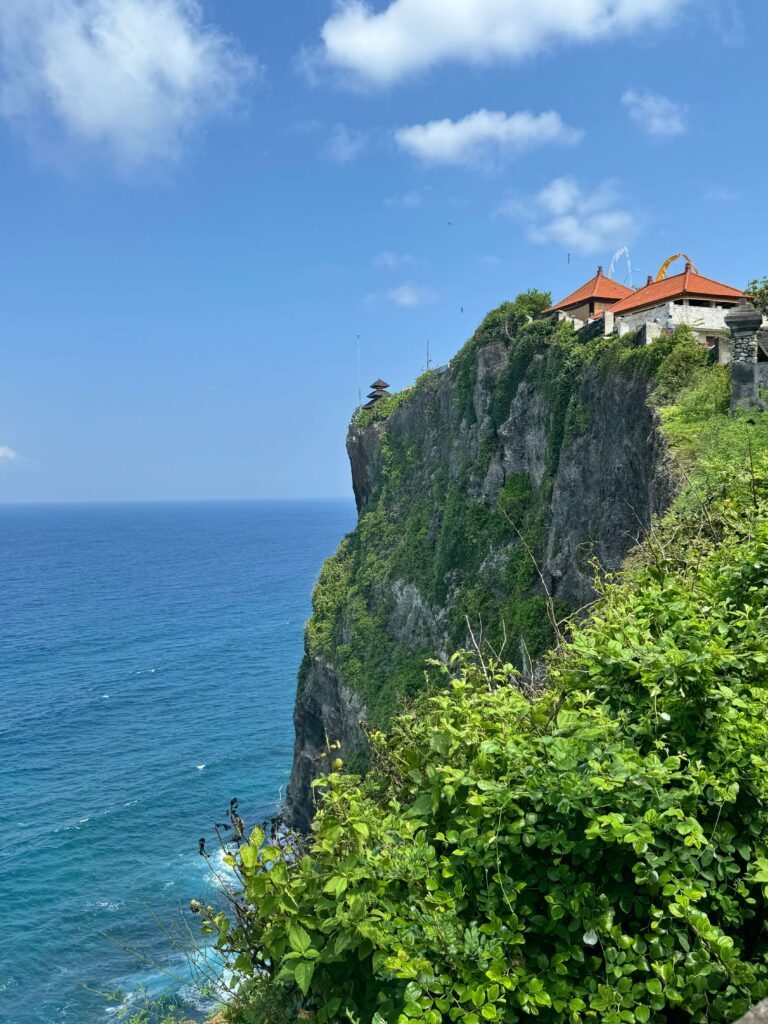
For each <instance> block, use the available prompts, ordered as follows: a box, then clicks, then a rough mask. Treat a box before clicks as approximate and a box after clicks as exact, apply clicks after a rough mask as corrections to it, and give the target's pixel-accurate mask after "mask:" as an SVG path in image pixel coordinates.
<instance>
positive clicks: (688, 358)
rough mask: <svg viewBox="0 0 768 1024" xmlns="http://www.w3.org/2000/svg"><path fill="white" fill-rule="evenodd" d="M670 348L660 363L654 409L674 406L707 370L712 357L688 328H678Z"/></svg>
mask: <svg viewBox="0 0 768 1024" xmlns="http://www.w3.org/2000/svg"><path fill="white" fill-rule="evenodd" d="M671 339H672V341H673V344H672V347H671V349H670V351H669V353H668V355H667V356H666V358H665V359H664V360H663V362H662V363H661V365H660V367H659V370H658V374H657V377H656V389H655V391H654V393H653V396H652V401H653V402H654V403H655V404H656V405H666V404H669V403H671V402H673V401H674V400H675V399H676V398H677V396H678V394H679V393H680V392H681V391H682V390H683V389H684V388H687V387H690V386H691V385H692V384H693V383H694V380H695V378H696V376H697V374H698V372H699V371H700V370H702V369H703V368H704V367H707V366H709V364H710V361H711V356H710V354H709V351H708V350H707V349H706V348H705V347H704V346H703V345H702V344H701V342H700V341H699V340H698V338H697V337H696V335H695V334H694V332H693V331H692V330H691V328H690V327H687V326H685V325H683V326H680V327H677V328H676V329H675V331H674V334H673V335H672V336H671Z"/></svg>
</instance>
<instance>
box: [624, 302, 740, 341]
mask: <svg viewBox="0 0 768 1024" xmlns="http://www.w3.org/2000/svg"><path fill="white" fill-rule="evenodd" d="M727 312H728V310H727V309H723V307H722V306H716V307H707V306H676V305H675V303H674V302H667V303H665V304H664V305H663V306H654V307H653V308H652V309H644V310H641V311H639V312H637V313H627V314H625V315H620V316H617V317H616V322H617V324H618V329H619V334H628V333H629V332H630V331H635V330H637V328H638V327H643V326H644V325H645V324H649V323H650V324H657V325H658V326H659V327H660V328H661V329H662V330H663V329H665V328H674V327H677V326H679V325H680V324H688V326H689V327H692V328H693V329H694V330H695V331H700V332H701V333H703V334H723V335H725V334H727V333H728V328H727V327H726V325H725V315H726V313H727Z"/></svg>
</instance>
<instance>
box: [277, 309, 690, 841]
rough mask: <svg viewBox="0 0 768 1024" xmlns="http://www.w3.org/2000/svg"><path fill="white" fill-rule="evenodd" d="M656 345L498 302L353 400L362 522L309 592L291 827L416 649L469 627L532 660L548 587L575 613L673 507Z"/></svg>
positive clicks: (394, 694)
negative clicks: (451, 351) (583, 330)
mask: <svg viewBox="0 0 768 1024" xmlns="http://www.w3.org/2000/svg"><path fill="white" fill-rule="evenodd" d="M652 348H653V351H651V348H646V347H645V346H639V345H637V343H636V341H635V339H634V338H631V337H630V338H624V339H607V340H603V339H600V340H599V341H594V342H584V341H582V340H580V337H579V336H577V335H575V334H574V332H573V330H572V328H571V327H570V326H569V325H567V324H558V323H556V322H553V321H540V320H539V321H534V322H530V318H529V317H526V316H525V314H524V311H523V310H522V309H521V307H520V304H519V303H506V304H505V305H504V306H502V307H500V308H499V309H498V310H495V311H494V312H493V313H491V314H490V315H489V316H488V317H487V318H486V319H485V321H484V322H483V324H482V325H481V326H480V328H479V329H478V331H477V332H476V334H475V335H474V337H473V338H472V339H471V340H470V341H469V342H468V343H467V345H465V347H464V348H463V349H462V350H461V352H460V353H459V354H458V355H457V356H456V357H455V359H454V360H453V361H452V362H451V364H450V366H449V367H447V368H446V369H444V370H442V371H431V372H428V373H427V374H425V375H424V376H423V377H422V378H420V379H419V381H418V382H417V384H416V385H415V386H414V387H413V388H411V389H408V390H407V391H405V392H402V393H401V394H399V395H396V396H392V397H388V398H386V399H383V400H382V401H381V402H380V403H379V405H378V406H377V407H376V408H374V409H373V410H371V411H370V412H360V411H358V413H356V415H355V417H354V419H353V422H352V424H351V427H350V430H349V435H348V438H347V448H348V452H349V457H350V463H351V467H352V481H353V487H354V492H355V498H356V501H357V507H358V512H359V521H358V525H357V528H356V529H355V531H354V532H353V533H352V534H350V535H349V536H348V537H347V538H345V540H344V541H343V542H342V544H341V546H340V548H339V550H338V551H337V553H336V554H335V555H334V556H333V557H332V558H331V559H329V561H328V562H327V563H326V565H325V566H324V568H323V570H322V573H321V576H320V579H319V581H318V584H317V587H316V589H315V593H314V598H313V615H312V618H311V620H310V622H309V624H308V627H307V634H306V656H305V659H304V662H303V665H302V669H301V673H300V678H299V688H298V694H297V700H296V708H295V714H294V720H295V726H296V745H295V751H294V762H293V769H292V774H291V781H290V786H289V790H288V800H287V805H286V808H285V817H286V820H287V821H289V822H290V823H291V824H293V825H294V826H296V827H298V828H300V829H302V830H306V829H307V828H308V827H309V825H310V823H311V819H312V816H313V813H314V800H313V792H312V785H311V784H312V781H313V779H314V778H316V777H317V775H318V774H319V773H320V772H321V771H322V770H323V762H322V757H321V755H322V754H323V752H324V751H325V750H326V746H327V743H328V741H339V742H340V743H341V756H342V757H343V758H344V760H345V761H347V762H348V763H351V764H352V765H353V766H354V765H355V764H357V763H359V762H360V759H361V758H362V757H363V756H364V750H365V740H364V735H363V732H362V730H361V727H360V726H361V722H362V721H363V720H367V721H370V722H372V723H373V724H375V725H386V723H387V722H388V720H389V718H390V717H391V715H392V714H393V713H394V712H395V711H396V710H397V709H398V708H399V707H401V706H402V704H403V703H404V702H407V701H408V699H409V698H410V697H412V696H413V695H414V694H415V692H417V691H418V690H419V689H420V688H423V687H424V686H426V685H427V681H426V679H425V674H424V667H425V663H426V661H427V660H428V659H429V658H433V657H435V656H441V657H445V656H447V654H448V653H449V652H451V651H453V650H456V649H458V648H459V647H462V646H465V645H467V643H468V642H470V641H472V642H477V643H479V644H482V645H488V648H489V650H492V651H494V652H496V653H498V654H500V655H501V656H503V657H504V658H505V659H506V660H509V661H512V662H514V663H516V664H517V665H518V666H519V667H520V668H522V669H524V670H525V669H530V667H531V665H533V664H535V662H536V659H537V658H538V657H540V656H541V655H542V654H543V653H544V652H545V651H546V650H547V649H548V648H549V647H550V646H551V644H552V641H553V630H552V626H551V624H550V616H549V614H548V608H547V594H549V595H550V596H551V598H552V600H553V602H554V608H555V609H556V612H557V613H558V614H559V615H561V616H563V617H564V616H566V615H568V614H569V613H571V612H573V611H576V610H577V609H580V608H583V607H584V606H585V605H587V604H588V603H589V602H590V601H591V600H592V599H593V597H594V594H595V591H594V583H595V576H596V574H599V573H601V572H610V571H615V570H617V569H618V568H619V567H620V566H621V564H622V561H623V560H624V558H625V556H626V555H627V553H628V552H629V550H630V549H631V548H632V547H633V546H634V545H635V544H636V542H637V541H638V539H639V538H640V537H641V536H642V534H643V532H644V531H645V530H646V529H647V527H648V526H649V525H650V523H651V520H652V518H653V517H654V516H656V515H658V514H660V513H662V512H663V511H665V509H666V508H667V507H668V506H669V504H670V503H671V501H672V499H673V497H674V494H675V491H676V484H675V479H674V476H673V474H672V472H671V470H670V463H669V459H668V455H667V448H666V444H665V440H664V437H663V435H662V432H661V430H660V425H659V421H658V417H657V413H656V411H655V409H654V408H653V407H652V404H651V403H649V396H650V393H651V390H652V388H653V386H654V380H655V372H656V370H657V369H658V365H659V361H660V359H662V358H663V356H664V354H665V350H664V346H663V343H660V344H657V345H655V346H653V347H652ZM473 638H474V639H473Z"/></svg>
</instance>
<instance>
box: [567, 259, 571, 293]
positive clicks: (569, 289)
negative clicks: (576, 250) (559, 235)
mask: <svg viewBox="0 0 768 1024" xmlns="http://www.w3.org/2000/svg"><path fill="white" fill-rule="evenodd" d="M570 292H571V254H570V253H568V294H570Z"/></svg>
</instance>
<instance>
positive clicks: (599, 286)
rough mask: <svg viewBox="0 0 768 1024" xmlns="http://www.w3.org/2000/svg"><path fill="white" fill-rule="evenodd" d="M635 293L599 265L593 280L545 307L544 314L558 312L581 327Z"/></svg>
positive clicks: (561, 316) (562, 318)
mask: <svg viewBox="0 0 768 1024" xmlns="http://www.w3.org/2000/svg"><path fill="white" fill-rule="evenodd" d="M634 294H635V293H634V292H633V291H632V289H631V288H627V287H626V285H623V284H619V283H618V282H617V281H612V280H611V279H610V277H606V276H605V274H604V273H603V268H602V267H598V268H597V273H596V274H595V276H594V277H593V278H592V279H591V280H589V281H587V283H586V284H583V285H582V286H581V288H577V289H576V291H575V292H572V293H571V294H570V295H568V296H566V298H564V299H563V301H562V302H558V303H557V304H556V305H554V306H550V308H549V309H545V310H544V313H543V315H544V316H548V315H552V314H554V313H556V314H557V315H558V318H559V319H561V320H570V321H571V322H572V323H573V325H574V326H575V327H581V326H583V325H584V324H586V323H589V321H590V320H593V319H594V318H595V317H597V316H600V315H601V313H604V312H605V310H606V309H610V308H611V306H613V305H615V304H616V303H617V302H619V301H620V300H621V299H626V298H629V297H630V296H632V295H634Z"/></svg>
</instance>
